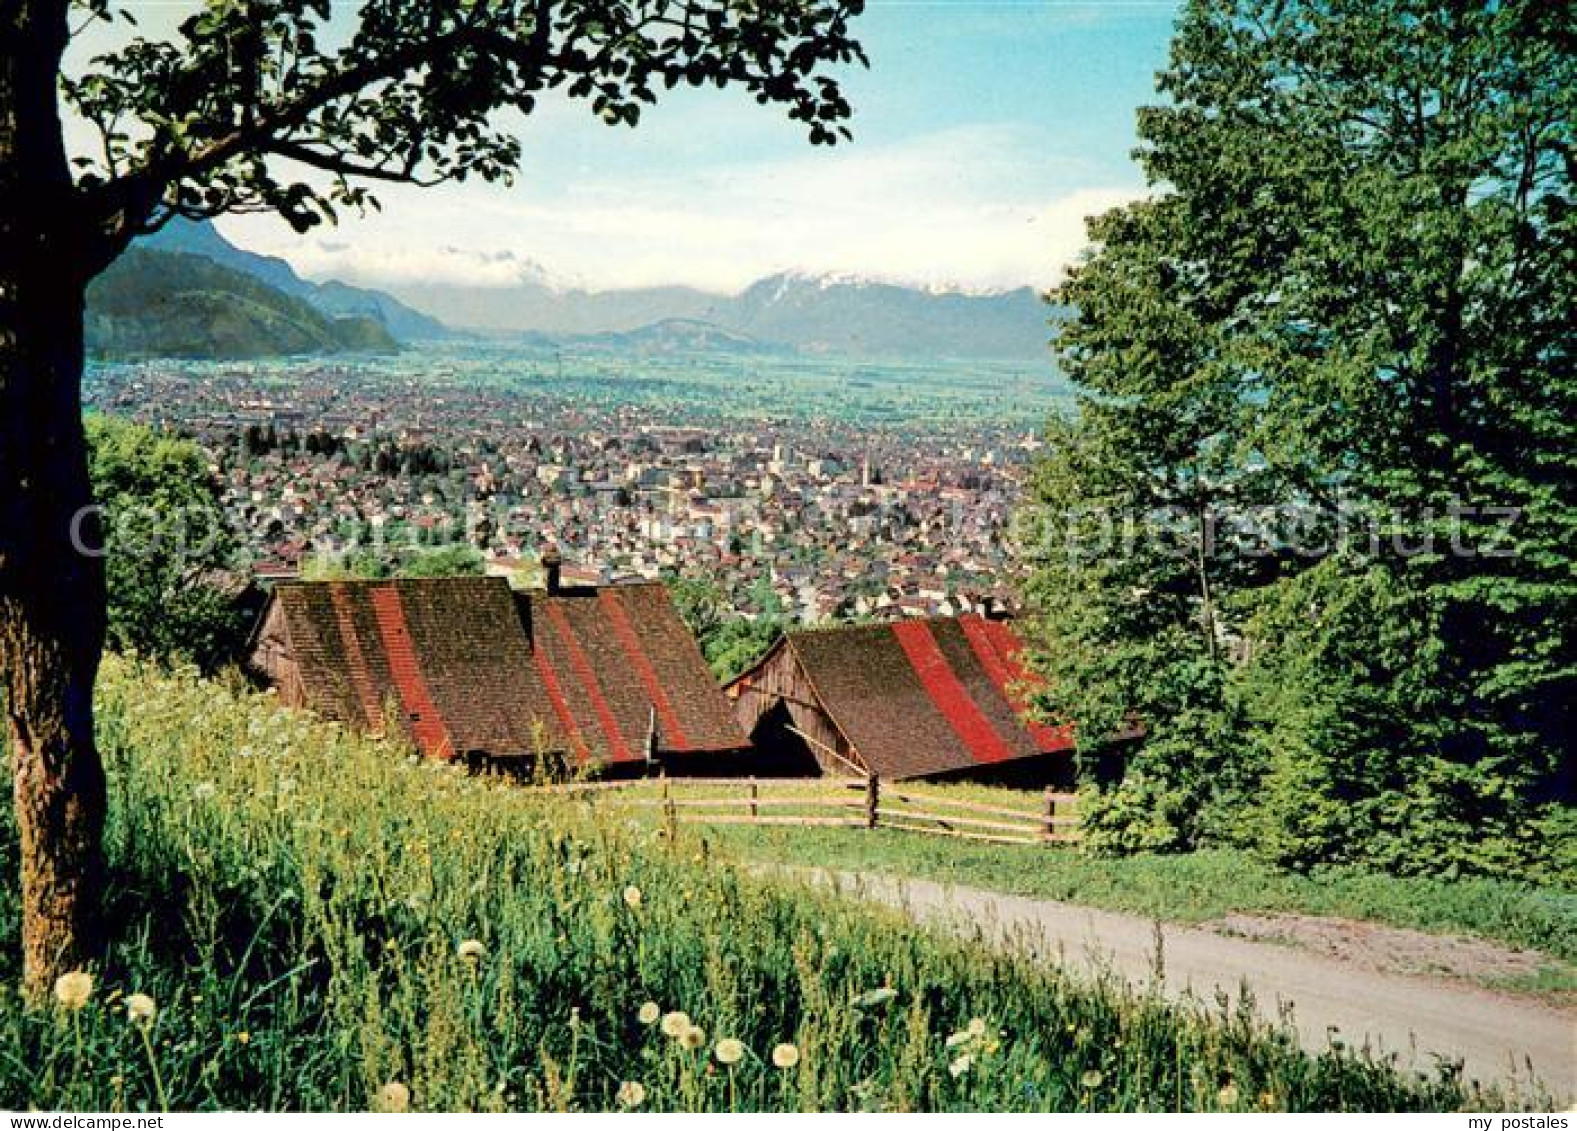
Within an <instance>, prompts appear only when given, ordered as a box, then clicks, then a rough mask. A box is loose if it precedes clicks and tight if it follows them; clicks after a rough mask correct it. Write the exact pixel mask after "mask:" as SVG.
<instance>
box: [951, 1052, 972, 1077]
mask: <svg viewBox="0 0 1577 1131" xmlns="http://www.w3.org/2000/svg"><path fill="white" fill-rule="evenodd" d="M974 1063H975V1058H974V1057H972V1056H970V1055H969V1054H968V1053H967V1052H966V1053H965V1054H964V1055H963V1056H961V1057H959V1058H958V1059H957V1060H955V1061H953V1063H951V1064H949V1065H948V1066H947V1071H948V1072H949V1074H951V1075H952V1077H953V1079H954V1080H957V1079H958V1078H959V1077H960V1076H962V1075H963V1074H964V1073H966V1072H968V1071H969V1067H970V1065H972V1064H974Z"/></svg>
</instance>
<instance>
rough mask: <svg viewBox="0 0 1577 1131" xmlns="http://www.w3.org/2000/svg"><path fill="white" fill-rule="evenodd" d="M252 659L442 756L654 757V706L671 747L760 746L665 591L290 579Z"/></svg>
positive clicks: (621, 760) (355, 719)
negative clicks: (520, 589)
mask: <svg viewBox="0 0 1577 1131" xmlns="http://www.w3.org/2000/svg"><path fill="white" fill-rule="evenodd" d="M271 636H274V637H279V638H280V639H278V640H277V641H270V640H268V639H265V638H267V637H271ZM270 649H273V650H275V651H277V652H278V653H279V655H280V657H282V661H283V662H281V661H280V659H279V658H276V657H271V656H268V655H265V653H266V652H268V651H269V650H270ZM252 653H253V665H254V667H256V668H258V669H259V670H260V671H264V672H266V673H269V674H270V675H271V678H274V679H275V680H276V682H280V671H281V670H290V671H291V672H292V673H293V676H294V679H293V681H292V689H291V695H290V698H291V699H293V700H296V701H299V703H300V705H302V706H305V707H308V708H310V709H311V710H313V711H316V712H317V713H319V714H321V715H323V716H324V717H326V718H330V719H336V720H339V721H341V722H344V723H346V724H348V725H352V726H355V727H357V728H359V729H367V730H372V731H375V732H376V731H380V730H381V729H382V728H383V724H384V720H385V718H386V717H387V713H388V712H390V711H391V710H392V712H393V714H394V716H395V717H396V718H397V719H399V720H400V722H401V724H402V726H403V727H404V728H405V729H406V731H407V732H408V733H409V734H410V736H411V738H412V739H413V741H415V743H416V744H417V746H418V747H419V748H420V749H422V750H423V751H424V752H426V753H428V754H432V755H435V756H439V757H453V756H463V755H468V754H487V755H490V756H493V757H512V756H520V755H531V754H534V753H538V752H546V753H557V754H567V755H569V756H570V757H571V758H572V760H573V761H575V762H581V761H585V760H588V759H590V760H594V761H597V762H600V763H609V764H634V763H642V762H644V761H645V760H646V754H647V749H648V742H649V739H650V737H651V732H652V721H653V716H654V715H655V719H656V736H655V737H656V752H657V753H658V754H659V755H666V754H691V753H696V754H703V753H704V754H711V753H725V752H729V751H736V750H742V749H745V748H747V747H748V746H749V741H748V739H746V738H745V736H744V734H743V732H742V731H741V730H740V728H739V723H738V721H737V720H736V719H735V717H734V713H733V711H732V709H731V708H730V706H729V704H728V701H727V700H726V699H725V698H724V696H723V693H722V690H721V689H720V688H719V687H718V685H717V682H716V680H715V679H714V678H713V677H712V673H711V672H710V670H708V668H707V666H706V661H705V660H704V659H703V658H702V656H701V651H700V648H699V647H698V646H697V644H696V642H695V638H694V637H693V636H692V635H691V633H690V631H689V629H688V628H686V627H685V624H684V622H683V620H682V619H681V618H680V617H679V613H678V610H677V609H676V608H675V607H674V604H673V601H672V599H671V598H670V597H669V594H668V590H667V587H666V586H664V585H661V584H655V583H654V584H641V585H615V586H604V587H601V588H585V589H566V590H560V591H558V592H557V593H554V594H552V595H549V594H547V593H543V592H537V593H531V594H515V593H514V592H513V591H512V590H511V589H510V588H509V585H508V583H507V582H505V581H504V580H503V579H502V578H496V577H486V578H482V577H477V578H442V579H431V580H427V579H423V580H414V579H413V580H389V581H332V582H295V583H289V584H282V585H280V586H278V587H277V588H276V589H275V590H274V598H273V605H272V606H271V608H270V610H269V612H268V614H267V615H265V617H264V621H263V624H262V626H261V627H260V629H259V634H258V639H255V640H254V643H253V648H252Z"/></svg>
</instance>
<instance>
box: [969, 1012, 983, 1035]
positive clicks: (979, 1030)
mask: <svg viewBox="0 0 1577 1131" xmlns="http://www.w3.org/2000/svg"><path fill="white" fill-rule="evenodd" d="M969 1035H970V1036H971V1037H983V1036H985V1035H986V1019H985V1018H984V1017H971V1018H970V1019H969Z"/></svg>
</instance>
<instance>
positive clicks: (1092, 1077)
mask: <svg viewBox="0 0 1577 1131" xmlns="http://www.w3.org/2000/svg"><path fill="white" fill-rule="evenodd" d="M1104 1079H1106V1077H1105V1076H1102V1075H1101V1072H1100V1069H1098V1068H1090V1069H1087V1070H1086V1071H1085V1073H1084V1075H1083V1076H1080V1077H1079V1083H1080V1084H1083V1085H1084V1086H1085V1087H1086V1088H1099V1087H1100V1086H1101V1081H1102V1080H1104Z"/></svg>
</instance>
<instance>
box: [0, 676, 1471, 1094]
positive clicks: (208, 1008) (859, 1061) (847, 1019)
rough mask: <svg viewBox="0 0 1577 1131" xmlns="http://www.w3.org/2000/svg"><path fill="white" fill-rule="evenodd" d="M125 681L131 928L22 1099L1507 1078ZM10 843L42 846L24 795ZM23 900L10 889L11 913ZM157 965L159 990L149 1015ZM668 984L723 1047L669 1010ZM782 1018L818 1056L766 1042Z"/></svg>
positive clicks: (51, 1018) (116, 855)
mask: <svg viewBox="0 0 1577 1131" xmlns="http://www.w3.org/2000/svg"><path fill="white" fill-rule="evenodd" d="M101 702H102V709H101V733H102V738H103V743H104V747H105V750H106V753H107V756H108V759H109V762H110V766H111V771H112V778H113V785H112V797H113V806H114V808H113V816H112V822H111V829H110V848H111V861H112V867H113V875H112V893H111V894H112V915H111V922H112V924H113V931H112V935H113V937H112V939H111V950H110V953H109V956H108V958H107V961H106V963H105V967H104V969H103V970H102V971H100V973H99V977H98V982H97V985H96V987H95V993H94V997H93V1000H92V1001H91V1002H90V1003H89V1004H88V1005H87V1006H86V1007H85V1008H84V1009H82V1010H81V1011H80V1012H77V1013H70V1014H68V1013H65V1012H62V1011H59V1010H45V1011H27V1010H21V1009H16V1008H11V1009H0V1107H5V1108H9V1109H13V1110H15V1109H22V1108H27V1107H29V1106H39V1107H44V1108H70V1109H77V1110H82V1109H93V1110H104V1109H110V1108H137V1107H158V1106H163V1105H166V1104H167V1105H168V1106H170V1107H173V1108H176V1109H186V1108H214V1107H229V1108H247V1107H263V1108H281V1107H296V1108H310V1109H356V1108H362V1107H366V1106H368V1105H370V1104H372V1103H374V1102H375V1097H376V1096H377V1095H378V1092H379V1089H380V1087H381V1086H382V1085H384V1084H385V1083H386V1082H389V1081H399V1082H401V1083H402V1084H405V1085H407V1086H408V1087H409V1088H410V1091H411V1093H412V1095H413V1097H414V1104H415V1105H416V1106H419V1107H426V1108H438V1109H453V1108H482V1109H497V1108H603V1107H609V1106H613V1105H614V1103H615V1099H614V1097H615V1094H616V1092H617V1090H618V1088H619V1086H620V1082H621V1081H625V1080H632V1081H638V1082H640V1083H642V1084H643V1085H644V1086H645V1089H646V1099H645V1104H646V1106H648V1107H652V1108H663V1109H672V1108H682V1109H702V1108H712V1109H718V1108H734V1109H739V1108H768V1109H776V1108H787V1109H800V1108H896V1109H923V1110H947V1109H975V1108H990V1109H1041V1110H1044V1109H1073V1108H1100V1109H1136V1108H1149V1109H1154V1108H1163V1109H1164V1108H1179V1107H1182V1108H1212V1107H1218V1106H1225V1107H1257V1106H1262V1107H1290V1108H1295V1109H1315V1110H1320V1109H1333V1108H1362V1109H1371V1110H1372V1109H1386V1108H1391V1107H1409V1108H1412V1107H1422V1108H1451V1107H1457V1106H1462V1105H1483V1104H1488V1105H1491V1106H1493V1104H1494V1103H1495V1102H1496V1101H1495V1100H1494V1099H1493V1098H1489V1097H1476V1096H1473V1095H1465V1094H1464V1093H1463V1092H1462V1091H1461V1090H1460V1089H1459V1088H1458V1087H1457V1086H1456V1085H1455V1084H1454V1083H1453V1082H1452V1081H1451V1080H1450V1079H1449V1078H1448V1077H1447V1078H1444V1079H1442V1080H1437V1081H1434V1082H1428V1081H1423V1080H1419V1079H1416V1078H1415V1079H1402V1078H1400V1077H1398V1076H1396V1075H1394V1074H1393V1073H1392V1072H1390V1071H1389V1070H1388V1069H1387V1068H1385V1067H1384V1066H1380V1065H1374V1064H1372V1063H1369V1062H1366V1061H1364V1060H1360V1059H1354V1058H1353V1057H1352V1055H1351V1054H1350V1053H1348V1052H1345V1051H1330V1052H1327V1053H1325V1054H1324V1055H1322V1056H1320V1057H1318V1058H1309V1057H1306V1056H1305V1055H1303V1054H1302V1053H1301V1052H1299V1051H1297V1049H1296V1048H1295V1047H1294V1046H1293V1044H1292V1041H1291V1038H1290V1036H1288V1035H1287V1034H1286V1033H1284V1032H1283V1033H1271V1032H1267V1031H1265V1030H1262V1029H1259V1028H1257V1027H1255V1026H1254V1025H1252V1024H1251V1023H1250V1022H1249V1021H1247V1020H1246V1019H1244V1018H1242V1017H1219V1016H1207V1015H1206V1014H1204V1013H1199V1012H1194V1011H1191V1010H1188V1011H1183V1010H1178V1009H1175V1008H1172V1007H1168V1006H1166V1005H1164V1004H1163V1003H1161V1002H1159V1001H1156V1000H1150V999H1144V998H1134V997H1131V996H1129V995H1127V994H1125V993H1122V992H1119V991H1117V990H1115V989H1112V988H1109V987H1104V988H1103V987H1094V988H1092V987H1087V986H1076V985H1072V984H1070V983H1068V982H1066V981H1064V980H1062V979H1061V978H1060V977H1059V976H1058V975H1057V973H1056V972H1055V971H1054V970H1051V969H1048V968H1045V967H1043V966H1038V965H1026V964H1022V963H1020V962H1018V961H1016V960H1012V959H1009V958H1005V957H1001V956H995V955H990V954H985V953H982V952H980V951H978V950H975V949H972V948H970V947H969V946H967V945H966V944H964V943H962V942H958V941H954V940H949V939H945V938H941V937H938V936H933V935H930V934H927V933H925V932H921V931H917V930H915V929H914V928H913V927H912V926H911V925H910V924H908V923H907V922H905V921H904V920H902V919H901V918H898V917H896V916H894V915H891V914H886V913H882V912H878V911H873V910H869V909H864V908H859V907H854V906H850V905H847V904H845V903H841V902H839V901H836V900H831V899H828V898H825V897H822V896H819V895H814V894H811V893H807V892H803V891H789V890H784V889H782V888H779V887H776V886H774V885H773V884H772V883H771V882H770V881H754V880H751V879H748V878H742V877H740V876H739V875H737V874H736V872H735V870H733V869H728V868H719V867H717V866H716V865H715V864H712V863H709V862H708V861H707V860H706V859H705V854H704V853H702V852H700V851H699V845H698V844H697V843H696V842H695V841H694V840H691V839H689V838H688V837H687V836H685V837H681V838H680V840H679V841H678V842H677V843H672V844H670V843H666V842H664V841H663V840H662V839H661V838H660V837H659V836H657V835H655V834H654V833H652V832H650V831H647V830H643V829H642V828H640V827H639V826H638V825H632V823H630V822H627V821H624V820H618V819H613V820H605V821H604V823H602V824H593V823H589V822H588V821H587V820H585V819H584V818H582V817H580V816H577V812H578V811H579V810H578V807H576V806H573V805H565V804H561V803H559V802H558V801H557V800H555V801H553V802H551V803H544V802H541V801H538V800H533V799H530V798H525V797H522V796H521V795H520V794H519V793H518V792H516V791H513V790H510V789H508V788H507V787H493V786H489V785H487V784H484V783H481V782H478V781H476V780H473V779H467V778H464V777H461V776H459V775H458V774H455V773H453V772H451V771H448V770H444V769H440V768H432V767H427V766H419V765H416V764H413V763H412V761H411V760H409V759H408V758H407V757H406V755H405V752H404V751H403V750H402V749H400V748H399V747H396V746H393V745H388V744H382V743H378V742H369V741H363V740H359V739H355V738H352V737H349V736H346V735H344V734H342V733H340V732H339V731H338V730H337V729H335V728H333V727H330V726H325V725H321V724H314V723H310V722H308V721H306V720H304V719H302V718H300V717H298V716H294V715H291V714H289V713H287V712H284V711H280V710H277V709H275V708H274V707H273V705H272V703H271V701H270V700H268V699H267V698H265V697H261V696H256V695H252V694H249V693H242V692H238V691H234V690H230V689H226V688H223V687H219V686H216V685H213V684H207V683H202V682H200V681H198V680H196V679H194V678H186V677H177V678H170V677H163V676H158V675H155V674H153V673H152V672H149V671H144V670H139V669H135V668H132V667H130V666H129V665H127V664H124V663H121V662H118V661H112V662H110V663H109V664H108V665H107V667H106V671H105V676H104V679H103V682H102V685H101ZM0 848H3V850H4V852H5V854H6V855H7V856H8V857H12V860H11V863H10V865H8V866H10V867H13V868H14V866H15V861H14V853H15V842H14V830H13V829H12V828H11V826H10V824H9V822H8V821H0ZM632 888H634V889H638V895H639V897H638V898H637V896H636V894H635V893H634V892H631V891H630V889H632ZM16 918H17V908H16V905H15V896H14V894H13V893H12V891H11V889H10V888H6V889H4V890H3V892H0V923H3V925H4V931H5V933H6V937H13V938H14V936H15V931H16ZM470 938H474V939H477V940H480V942H481V943H482V944H484V946H485V954H484V956H483V957H482V958H481V959H480V960H478V961H475V962H470V961H467V960H465V959H463V958H461V957H459V956H458V954H457V945H458V944H459V942H460V941H461V940H465V939H470ZM13 955H14V952H13V951H12V949H11V948H9V947H8V948H5V949H4V950H3V952H0V982H5V983H14V980H15V977H16V969H15V967H14V961H15V960H14V956H13ZM878 987H889V988H890V990H891V997H890V1000H885V1001H872V1000H871V999H869V998H867V999H866V1002H865V1004H864V1005H863V1006H862V1005H856V1004H855V1001H856V999H857V998H860V996H861V995H862V994H868V993H869V992H870V991H872V990H875V989H877V988H878ZM133 992H141V993H147V994H150V995H152V996H153V997H154V998H155V999H156V1000H157V1001H158V1003H159V1007H160V1013H159V1017H158V1020H157V1022H156V1023H155V1024H154V1025H153V1026H152V1028H151V1029H149V1030H146V1031H143V1030H140V1029H138V1028H137V1026H136V1025H134V1024H133V1023H131V1022H130V1021H128V1020H127V1017H126V1013H125V1007H124V1003H123V997H124V995H126V994H129V993H133ZM882 996H884V997H885V996H887V995H882ZM648 1000H650V1001H653V1002H656V1003H659V1004H660V1005H661V1007H662V1008H663V1009H669V1010H672V1009H684V1010H687V1011H688V1012H689V1013H690V1014H691V1015H692V1017H693V1018H694V1021H695V1022H696V1023H698V1024H699V1025H701V1026H703V1027H704V1028H705V1030H706V1032H707V1037H706V1040H705V1041H704V1042H703V1043H702V1047H701V1048H700V1049H698V1050H695V1051H687V1050H685V1049H683V1048H682V1047H680V1046H679V1045H678V1044H677V1043H676V1042H674V1041H672V1040H670V1039H668V1038H667V1037H664V1036H663V1035H661V1033H660V1032H659V1031H658V1030H657V1029H656V1028H654V1027H648V1026H645V1025H643V1024H641V1022H640V1021H639V1020H638V1019H637V1011H638V1009H639V1007H640V1006H641V1004H642V1003H643V1002H645V1001H648ZM976 1017H978V1018H981V1019H982V1025H981V1027H982V1029H983V1033H982V1035H981V1036H979V1037H975V1038H970V1037H967V1036H966V1037H965V1038H963V1040H962V1041H961V1042H955V1043H954V1044H953V1046H952V1047H949V1045H948V1037H949V1035H950V1034H953V1033H955V1032H958V1031H960V1030H963V1029H965V1027H966V1026H967V1025H968V1023H969V1021H970V1020H971V1019H972V1018H976ZM144 1036H146V1038H147V1039H146V1043H144ZM723 1036H728V1037H735V1038H738V1039H739V1040H741V1041H743V1042H744V1044H745V1045H746V1046H747V1048H748V1050H749V1053H748V1055H747V1056H746V1057H745V1059H744V1060H743V1062H742V1063H740V1064H739V1065H738V1066H736V1067H733V1068H726V1067H723V1066H721V1065H719V1064H718V1063H716V1062H715V1061H713V1060H711V1058H710V1057H709V1051H710V1050H711V1048H712V1043H713V1041H714V1040H715V1039H716V1038H718V1037H723ZM779 1041H792V1042H794V1043H795V1044H796V1045H797V1046H798V1048H799V1050H800V1052H801V1054H802V1056H801V1060H800V1062H799V1065H798V1067H796V1068H793V1069H789V1070H783V1069H778V1068H774V1067H772V1066H771V1065H770V1064H768V1063H764V1058H765V1057H766V1056H767V1054H768V1050H770V1049H771V1048H772V1046H773V1045H774V1044H775V1043H776V1042H779ZM966 1053H967V1054H968V1055H969V1056H971V1057H972V1060H971V1061H970V1062H969V1063H968V1064H967V1065H964V1064H960V1063H959V1058H960V1057H961V1056H963V1055H965V1054H966ZM950 1062H952V1063H953V1064H954V1066H955V1067H956V1069H957V1070H956V1071H953V1070H950V1068H949V1064H950Z"/></svg>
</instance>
